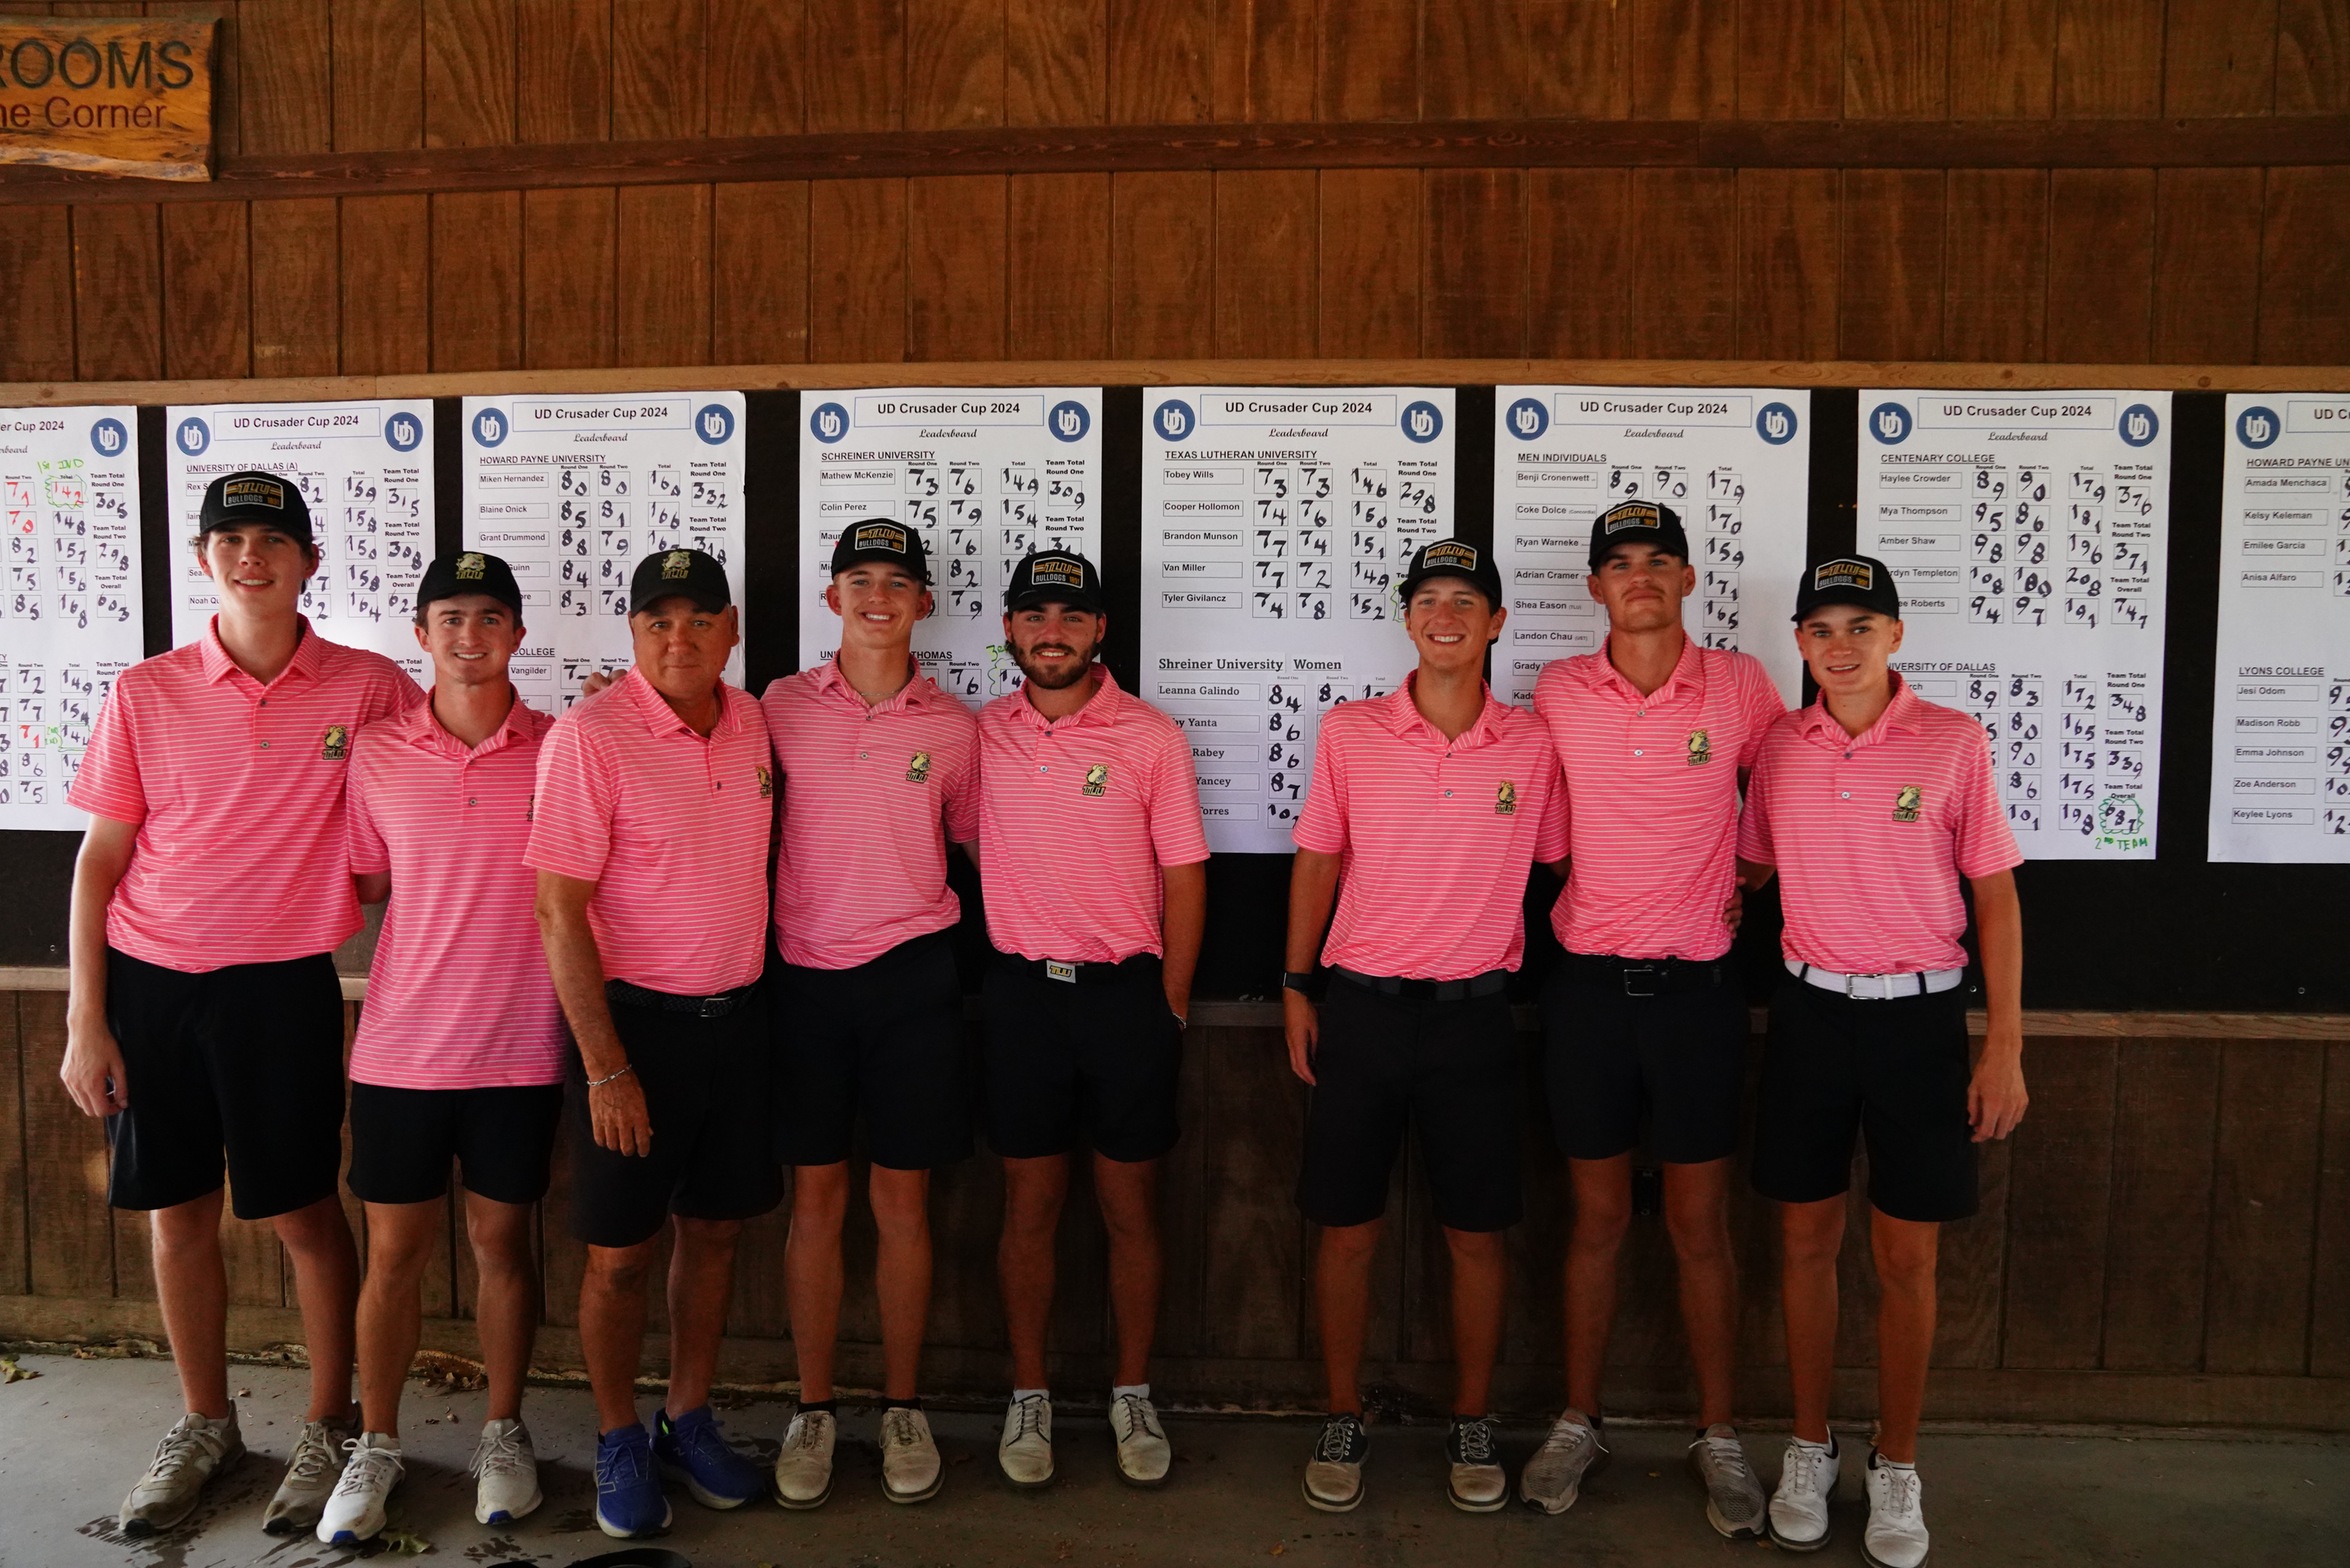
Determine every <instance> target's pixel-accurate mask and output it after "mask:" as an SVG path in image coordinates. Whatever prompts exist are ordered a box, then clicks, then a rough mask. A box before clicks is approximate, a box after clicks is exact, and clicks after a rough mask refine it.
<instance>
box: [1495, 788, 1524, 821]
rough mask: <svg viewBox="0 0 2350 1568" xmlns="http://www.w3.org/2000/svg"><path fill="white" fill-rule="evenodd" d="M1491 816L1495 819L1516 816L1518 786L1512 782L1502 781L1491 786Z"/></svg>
mask: <svg viewBox="0 0 2350 1568" xmlns="http://www.w3.org/2000/svg"><path fill="white" fill-rule="evenodd" d="M1493 814H1494V815H1495V816H1497V817H1514V816H1516V815H1517V814H1518V786H1517V784H1516V783H1515V782H1514V781H1512V780H1510V779H1503V780H1502V781H1501V782H1500V783H1499V784H1496V785H1494V786H1493Z"/></svg>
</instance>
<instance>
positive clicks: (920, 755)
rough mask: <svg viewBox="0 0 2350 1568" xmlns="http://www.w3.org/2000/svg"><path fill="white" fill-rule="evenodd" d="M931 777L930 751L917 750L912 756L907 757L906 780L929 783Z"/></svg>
mask: <svg viewBox="0 0 2350 1568" xmlns="http://www.w3.org/2000/svg"><path fill="white" fill-rule="evenodd" d="M929 779H930V753H929V752H927V751H917V752H916V753H914V755H913V756H912V757H911V758H909V759H907V762H906V782H907V783H909V784H924V783H928V782H929Z"/></svg>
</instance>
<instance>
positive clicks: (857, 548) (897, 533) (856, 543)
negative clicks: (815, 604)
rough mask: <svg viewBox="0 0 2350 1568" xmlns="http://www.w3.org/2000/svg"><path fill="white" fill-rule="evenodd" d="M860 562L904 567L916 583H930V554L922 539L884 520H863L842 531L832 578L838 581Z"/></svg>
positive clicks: (833, 552) (906, 529) (834, 550)
mask: <svg viewBox="0 0 2350 1568" xmlns="http://www.w3.org/2000/svg"><path fill="white" fill-rule="evenodd" d="M860 561H881V562H884V563H886V564H888V565H891V566H902V567H904V568H905V569H906V570H907V571H908V572H910V573H912V574H913V575H914V577H915V579H916V580H917V581H919V582H924V583H927V582H929V581H930V551H929V549H928V548H927V547H926V546H925V545H924V544H923V543H922V535H921V534H920V533H919V532H918V531H917V530H915V529H913V528H910V527H908V526H907V525H906V524H904V523H893V522H891V521H889V519H887V518H884V517H861V518H859V519H857V521H855V522H853V523H851V524H849V526H848V527H846V528H844V529H842V530H841V531H840V539H839V540H838V541H837V542H836V543H835V544H834V545H833V547H832V575H833V576H835V577H838V576H839V575H840V574H841V573H843V572H845V571H847V570H848V569H849V568H850V567H852V566H854V565H856V564H857V563H858V562H860Z"/></svg>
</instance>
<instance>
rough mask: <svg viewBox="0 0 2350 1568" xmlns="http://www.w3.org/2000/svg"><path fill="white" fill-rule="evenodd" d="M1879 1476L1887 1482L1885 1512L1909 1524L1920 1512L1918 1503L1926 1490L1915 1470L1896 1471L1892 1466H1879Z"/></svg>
mask: <svg viewBox="0 0 2350 1568" xmlns="http://www.w3.org/2000/svg"><path fill="white" fill-rule="evenodd" d="M1877 1474H1878V1475H1880V1476H1882V1477H1883V1478H1884V1482H1885V1512H1887V1513H1889V1514H1891V1515H1893V1516H1894V1518H1895V1519H1897V1520H1899V1521H1901V1522H1903V1523H1907V1522H1908V1521H1909V1520H1910V1519H1912V1518H1914V1517H1916V1516H1917V1514H1918V1513H1919V1512H1920V1509H1919V1506H1918V1503H1919V1498H1920V1495H1921V1494H1922V1493H1923V1492H1924V1490H1925V1488H1924V1487H1923V1486H1921V1485H1919V1483H1918V1473H1917V1472H1916V1471H1915V1470H1896V1469H1894V1468H1893V1467H1892V1466H1891V1465H1879V1466H1878V1467H1877Z"/></svg>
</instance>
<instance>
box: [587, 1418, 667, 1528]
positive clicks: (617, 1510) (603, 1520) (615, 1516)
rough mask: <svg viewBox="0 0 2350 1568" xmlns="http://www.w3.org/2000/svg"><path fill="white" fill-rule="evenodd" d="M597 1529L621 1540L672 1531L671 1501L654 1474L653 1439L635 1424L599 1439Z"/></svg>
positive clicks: (597, 1458) (597, 1445)
mask: <svg viewBox="0 0 2350 1568" xmlns="http://www.w3.org/2000/svg"><path fill="white" fill-rule="evenodd" d="M596 1528H598V1529H599V1530H602V1531H603V1532H604V1533H605V1534H606V1535H608V1536H611V1537H612V1538H613V1539H615V1540H620V1541H627V1540H632V1539H634V1538H635V1537H637V1536H640V1535H660V1534H662V1533H663V1532H665V1531H666V1530H667V1529H668V1528H669V1499H668V1498H666V1497H664V1496H662V1495H661V1478H660V1477H659V1476H657V1475H655V1474H654V1473H653V1440H652V1439H651V1438H650V1437H648V1436H646V1435H645V1429H644V1428H643V1427H641V1426H637V1425H635V1424H634V1423H633V1422H632V1423H631V1424H629V1425H627V1426H623V1427H615V1428H614V1429H613V1430H611V1431H609V1432H606V1433H605V1434H604V1435H603V1436H602V1437H599V1438H597V1439H596Z"/></svg>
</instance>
